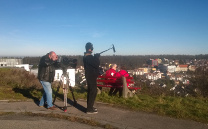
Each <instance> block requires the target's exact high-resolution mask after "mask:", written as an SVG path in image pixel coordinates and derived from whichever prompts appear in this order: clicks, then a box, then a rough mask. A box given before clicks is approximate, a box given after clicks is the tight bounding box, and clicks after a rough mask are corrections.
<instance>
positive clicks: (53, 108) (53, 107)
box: [48, 106, 57, 110]
mask: <svg viewBox="0 0 208 129" xmlns="http://www.w3.org/2000/svg"><path fill="white" fill-rule="evenodd" d="M48 109H50V110H56V109H57V108H56V107H55V106H52V107H49V108H48Z"/></svg>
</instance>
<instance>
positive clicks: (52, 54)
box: [49, 51, 58, 61]
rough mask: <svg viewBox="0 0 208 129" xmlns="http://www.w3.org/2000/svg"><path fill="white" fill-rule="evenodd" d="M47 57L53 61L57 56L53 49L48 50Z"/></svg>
mask: <svg viewBox="0 0 208 129" xmlns="http://www.w3.org/2000/svg"><path fill="white" fill-rule="evenodd" d="M49 58H50V59H51V60H53V61H56V60H58V56H57V55H56V53H55V52H54V51H51V52H49Z"/></svg>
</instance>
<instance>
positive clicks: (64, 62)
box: [57, 56, 77, 71]
mask: <svg viewBox="0 0 208 129" xmlns="http://www.w3.org/2000/svg"><path fill="white" fill-rule="evenodd" d="M57 63H58V66H59V67H60V68H61V69H62V70H63V71H66V69H68V68H74V69H75V68H76V66H77V59H72V58H69V57H66V56H59V58H58V60H57Z"/></svg>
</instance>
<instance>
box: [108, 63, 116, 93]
mask: <svg viewBox="0 0 208 129" xmlns="http://www.w3.org/2000/svg"><path fill="white" fill-rule="evenodd" d="M110 67H111V68H110V69H109V70H107V71H106V74H105V76H106V77H107V78H108V79H110V80H116V78H112V77H115V74H116V68H117V65H116V64H112V65H111V66H110ZM111 85H112V86H113V87H111V88H110V91H109V95H112V93H113V91H114V90H115V87H114V86H115V84H114V83H111Z"/></svg>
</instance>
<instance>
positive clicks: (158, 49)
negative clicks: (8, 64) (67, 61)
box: [0, 0, 208, 56]
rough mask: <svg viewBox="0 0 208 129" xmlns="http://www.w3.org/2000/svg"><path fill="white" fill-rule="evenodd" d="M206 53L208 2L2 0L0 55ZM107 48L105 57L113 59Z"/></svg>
mask: <svg viewBox="0 0 208 129" xmlns="http://www.w3.org/2000/svg"><path fill="white" fill-rule="evenodd" d="M87 42H92V43H93V45H94V53H99V52H101V51H103V50H106V49H108V48H111V46H112V44H114V45H115V48H116V53H115V54H116V55H150V54H151V55H158V54H175V55H177V54H186V55H187V54H188V55H195V54H208V0H0V56H42V55H44V54H46V53H48V52H49V51H52V50H53V51H55V52H56V53H57V54H58V55H83V53H84V51H85V44H86V43H87ZM113 54H114V53H113V51H112V50H109V51H107V52H105V53H103V54H102V55H113Z"/></svg>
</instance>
